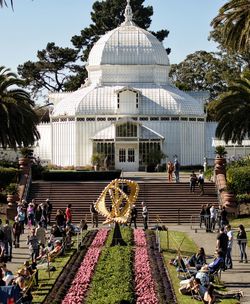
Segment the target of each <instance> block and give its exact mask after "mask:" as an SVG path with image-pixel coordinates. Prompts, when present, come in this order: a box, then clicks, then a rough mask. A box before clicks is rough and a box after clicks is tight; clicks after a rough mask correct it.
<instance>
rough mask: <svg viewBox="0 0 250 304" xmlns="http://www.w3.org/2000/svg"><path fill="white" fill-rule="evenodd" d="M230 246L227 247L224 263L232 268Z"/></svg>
mask: <svg viewBox="0 0 250 304" xmlns="http://www.w3.org/2000/svg"><path fill="white" fill-rule="evenodd" d="M231 252H232V248H227V254H226V260H225V264H226V266H227V268H233V261H232V256H231Z"/></svg>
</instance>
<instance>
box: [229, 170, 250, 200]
mask: <svg viewBox="0 0 250 304" xmlns="http://www.w3.org/2000/svg"><path fill="white" fill-rule="evenodd" d="M227 182H228V188H229V189H230V190H231V191H232V192H234V193H235V194H244V193H248V192H249V191H250V166H249V167H248V166H246V167H239V168H238V167H235V168H234V167H231V168H229V169H228V170H227Z"/></svg>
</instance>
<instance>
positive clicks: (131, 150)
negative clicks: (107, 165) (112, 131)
mask: <svg viewBox="0 0 250 304" xmlns="http://www.w3.org/2000/svg"><path fill="white" fill-rule="evenodd" d="M115 151H116V152H115V167H116V169H122V170H124V171H127V172H130V171H138V169H139V153H138V144H117V145H116V149H115Z"/></svg>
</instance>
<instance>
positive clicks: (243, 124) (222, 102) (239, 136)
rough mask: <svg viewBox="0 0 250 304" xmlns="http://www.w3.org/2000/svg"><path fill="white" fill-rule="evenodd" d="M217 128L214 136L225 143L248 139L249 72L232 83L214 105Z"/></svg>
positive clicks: (249, 133) (249, 131) (249, 120)
mask: <svg viewBox="0 0 250 304" xmlns="http://www.w3.org/2000/svg"><path fill="white" fill-rule="evenodd" d="M215 110H216V119H217V121H218V126H217V129H216V136H217V137H219V138H223V139H224V140H225V141H226V142H228V141H229V140H232V142H241V141H242V140H243V139H244V138H245V137H246V136H248V137H250V115H249V113H250V71H249V70H248V71H245V72H244V73H243V74H242V75H241V78H239V79H237V80H235V81H234V82H232V84H231V85H230V86H229V88H228V91H227V92H225V93H223V94H221V95H220V96H219V97H218V100H217V104H216V105H215Z"/></svg>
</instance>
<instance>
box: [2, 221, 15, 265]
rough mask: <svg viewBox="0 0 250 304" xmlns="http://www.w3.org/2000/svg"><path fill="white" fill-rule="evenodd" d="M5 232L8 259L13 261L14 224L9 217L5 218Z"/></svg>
mask: <svg viewBox="0 0 250 304" xmlns="http://www.w3.org/2000/svg"><path fill="white" fill-rule="evenodd" d="M3 233H4V244H5V255H6V256H7V260H8V261H9V262H11V259H12V234H13V231H12V226H11V225H10V222H9V220H8V219H6V220H5V225H4V226H3Z"/></svg>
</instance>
